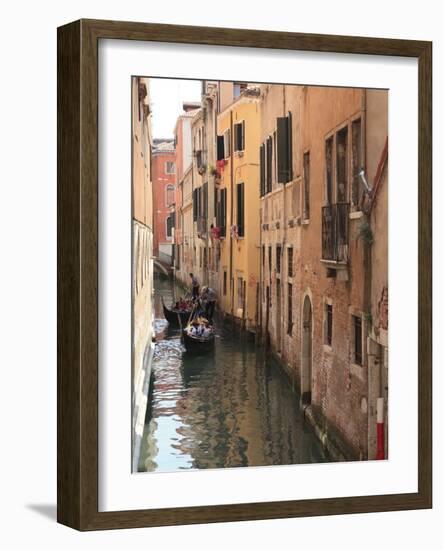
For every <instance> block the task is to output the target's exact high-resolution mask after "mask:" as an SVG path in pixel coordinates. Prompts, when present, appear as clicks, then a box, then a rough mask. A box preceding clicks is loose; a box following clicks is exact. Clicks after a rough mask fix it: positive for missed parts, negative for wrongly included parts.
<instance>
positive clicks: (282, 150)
mask: <svg viewBox="0 0 443 550" xmlns="http://www.w3.org/2000/svg"><path fill="white" fill-rule="evenodd" d="M288 152H289V144H288V117H278V118H277V179H278V183H288V181H289V158H288Z"/></svg>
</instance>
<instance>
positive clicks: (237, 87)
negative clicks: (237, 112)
mask: <svg viewBox="0 0 443 550" xmlns="http://www.w3.org/2000/svg"><path fill="white" fill-rule="evenodd" d="M246 88H247V84H246V83H245V82H234V89H233V95H234V99H236V98H237V97H239V95H240V94H241V93H242V91H243V90H245V89H246Z"/></svg>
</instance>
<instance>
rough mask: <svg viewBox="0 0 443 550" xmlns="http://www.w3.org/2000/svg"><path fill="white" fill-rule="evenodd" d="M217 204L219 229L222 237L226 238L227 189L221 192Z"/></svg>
mask: <svg viewBox="0 0 443 550" xmlns="http://www.w3.org/2000/svg"><path fill="white" fill-rule="evenodd" d="M218 194H219V202H218V204H217V227H219V228H220V237H226V188H224V189H220V190H219V193H218Z"/></svg>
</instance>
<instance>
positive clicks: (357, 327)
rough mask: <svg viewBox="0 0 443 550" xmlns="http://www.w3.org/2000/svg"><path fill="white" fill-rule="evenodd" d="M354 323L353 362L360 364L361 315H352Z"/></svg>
mask: <svg viewBox="0 0 443 550" xmlns="http://www.w3.org/2000/svg"><path fill="white" fill-rule="evenodd" d="M352 319H353V325H354V363H356V364H357V365H361V364H362V358H363V357H362V330H361V317H358V316H356V315H353V316H352Z"/></svg>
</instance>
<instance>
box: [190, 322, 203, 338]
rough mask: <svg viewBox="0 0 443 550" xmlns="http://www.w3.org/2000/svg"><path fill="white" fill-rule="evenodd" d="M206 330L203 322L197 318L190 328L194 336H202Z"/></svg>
mask: <svg viewBox="0 0 443 550" xmlns="http://www.w3.org/2000/svg"><path fill="white" fill-rule="evenodd" d="M203 332H204V326H203V323H199V322H198V321H197V320H196V319H195V320H194V321H192V323H191V327H190V329H189V334H191V335H192V336H202V335H203Z"/></svg>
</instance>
